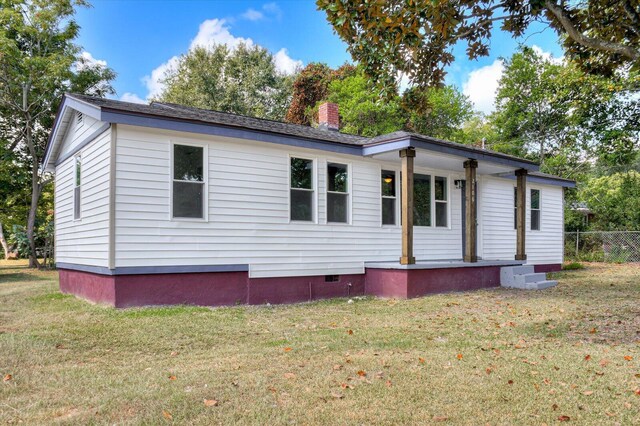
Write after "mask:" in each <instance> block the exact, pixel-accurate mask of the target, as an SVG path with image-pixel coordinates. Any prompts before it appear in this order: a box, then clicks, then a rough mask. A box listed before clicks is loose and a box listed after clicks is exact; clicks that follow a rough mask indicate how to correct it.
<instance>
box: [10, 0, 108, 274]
mask: <svg viewBox="0 0 640 426" xmlns="http://www.w3.org/2000/svg"><path fill="white" fill-rule="evenodd" d="M87 5H88V3H86V2H85V1H83V0H0V142H1V143H3V144H4V145H5V150H6V151H11V152H13V153H14V154H15V155H14V157H13V161H17V162H18V163H19V164H22V165H23V167H24V168H25V169H26V170H28V173H29V175H30V186H31V190H30V192H31V195H30V208H29V214H28V218H27V226H26V228H27V237H28V241H29V265H30V266H31V267H36V266H38V260H37V258H36V243H35V225H36V215H37V209H38V202H39V200H40V195H41V194H42V191H43V188H44V187H45V185H46V183H47V179H46V177H45V176H43V175H42V173H41V171H40V168H39V165H40V161H41V158H42V155H43V153H44V148H45V144H46V141H47V137H48V134H49V130H50V129H51V126H52V124H53V119H54V116H55V112H56V109H57V107H58V104H59V102H60V99H61V98H62V95H63V93H64V92H66V91H69V90H74V91H77V92H80V93H91V94H94V95H105V94H107V93H114V91H113V89H112V87H111V86H110V85H109V81H110V80H112V79H113V78H114V77H115V74H114V73H113V71H112V70H110V69H108V68H106V67H101V66H99V65H96V64H91V63H88V62H87V61H86V59H83V58H82V57H81V56H80V55H79V51H80V49H79V47H78V46H77V45H76V44H75V43H74V39H75V38H76V37H77V35H78V31H79V27H78V25H77V23H76V22H75V20H74V19H73V16H74V12H75V10H74V7H75V6H87Z"/></svg>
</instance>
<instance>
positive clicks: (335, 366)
mask: <svg viewBox="0 0 640 426" xmlns="http://www.w3.org/2000/svg"><path fill="white" fill-rule="evenodd" d="M341 369H342V366H341V365H339V364H336V365H334V366H333V371H338V370H341Z"/></svg>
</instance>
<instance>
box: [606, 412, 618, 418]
mask: <svg viewBox="0 0 640 426" xmlns="http://www.w3.org/2000/svg"><path fill="white" fill-rule="evenodd" d="M604 413H605V414H606V415H607V416H609V417H615V416H616V413H611V412H609V411H605V412H604Z"/></svg>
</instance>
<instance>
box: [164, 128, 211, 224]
mask: <svg viewBox="0 0 640 426" xmlns="http://www.w3.org/2000/svg"><path fill="white" fill-rule="evenodd" d="M175 145H184V146H195V147H198V148H202V163H203V164H202V167H203V174H202V183H203V185H204V186H203V188H202V210H203V211H202V217H201V218H199V217H174V216H173V182H174V181H175V179H174V178H173V176H174V174H173V173H174V166H175V164H174V161H173V160H174V158H173V157H174V155H173V152H174V146H175ZM169 163H170V172H169V220H171V221H173V222H208V221H209V144H208V143H206V142H194V141H183V140H171V141H169ZM177 182H185V181H180V180H178V181H177ZM191 183H193V182H191Z"/></svg>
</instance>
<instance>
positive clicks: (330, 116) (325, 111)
mask: <svg viewBox="0 0 640 426" xmlns="http://www.w3.org/2000/svg"><path fill="white" fill-rule="evenodd" d="M318 128H319V129H322V130H334V131H338V129H339V128H340V116H339V115H338V105H337V104H334V103H331V102H325V103H323V104H321V105H320V107H319V108H318Z"/></svg>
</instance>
